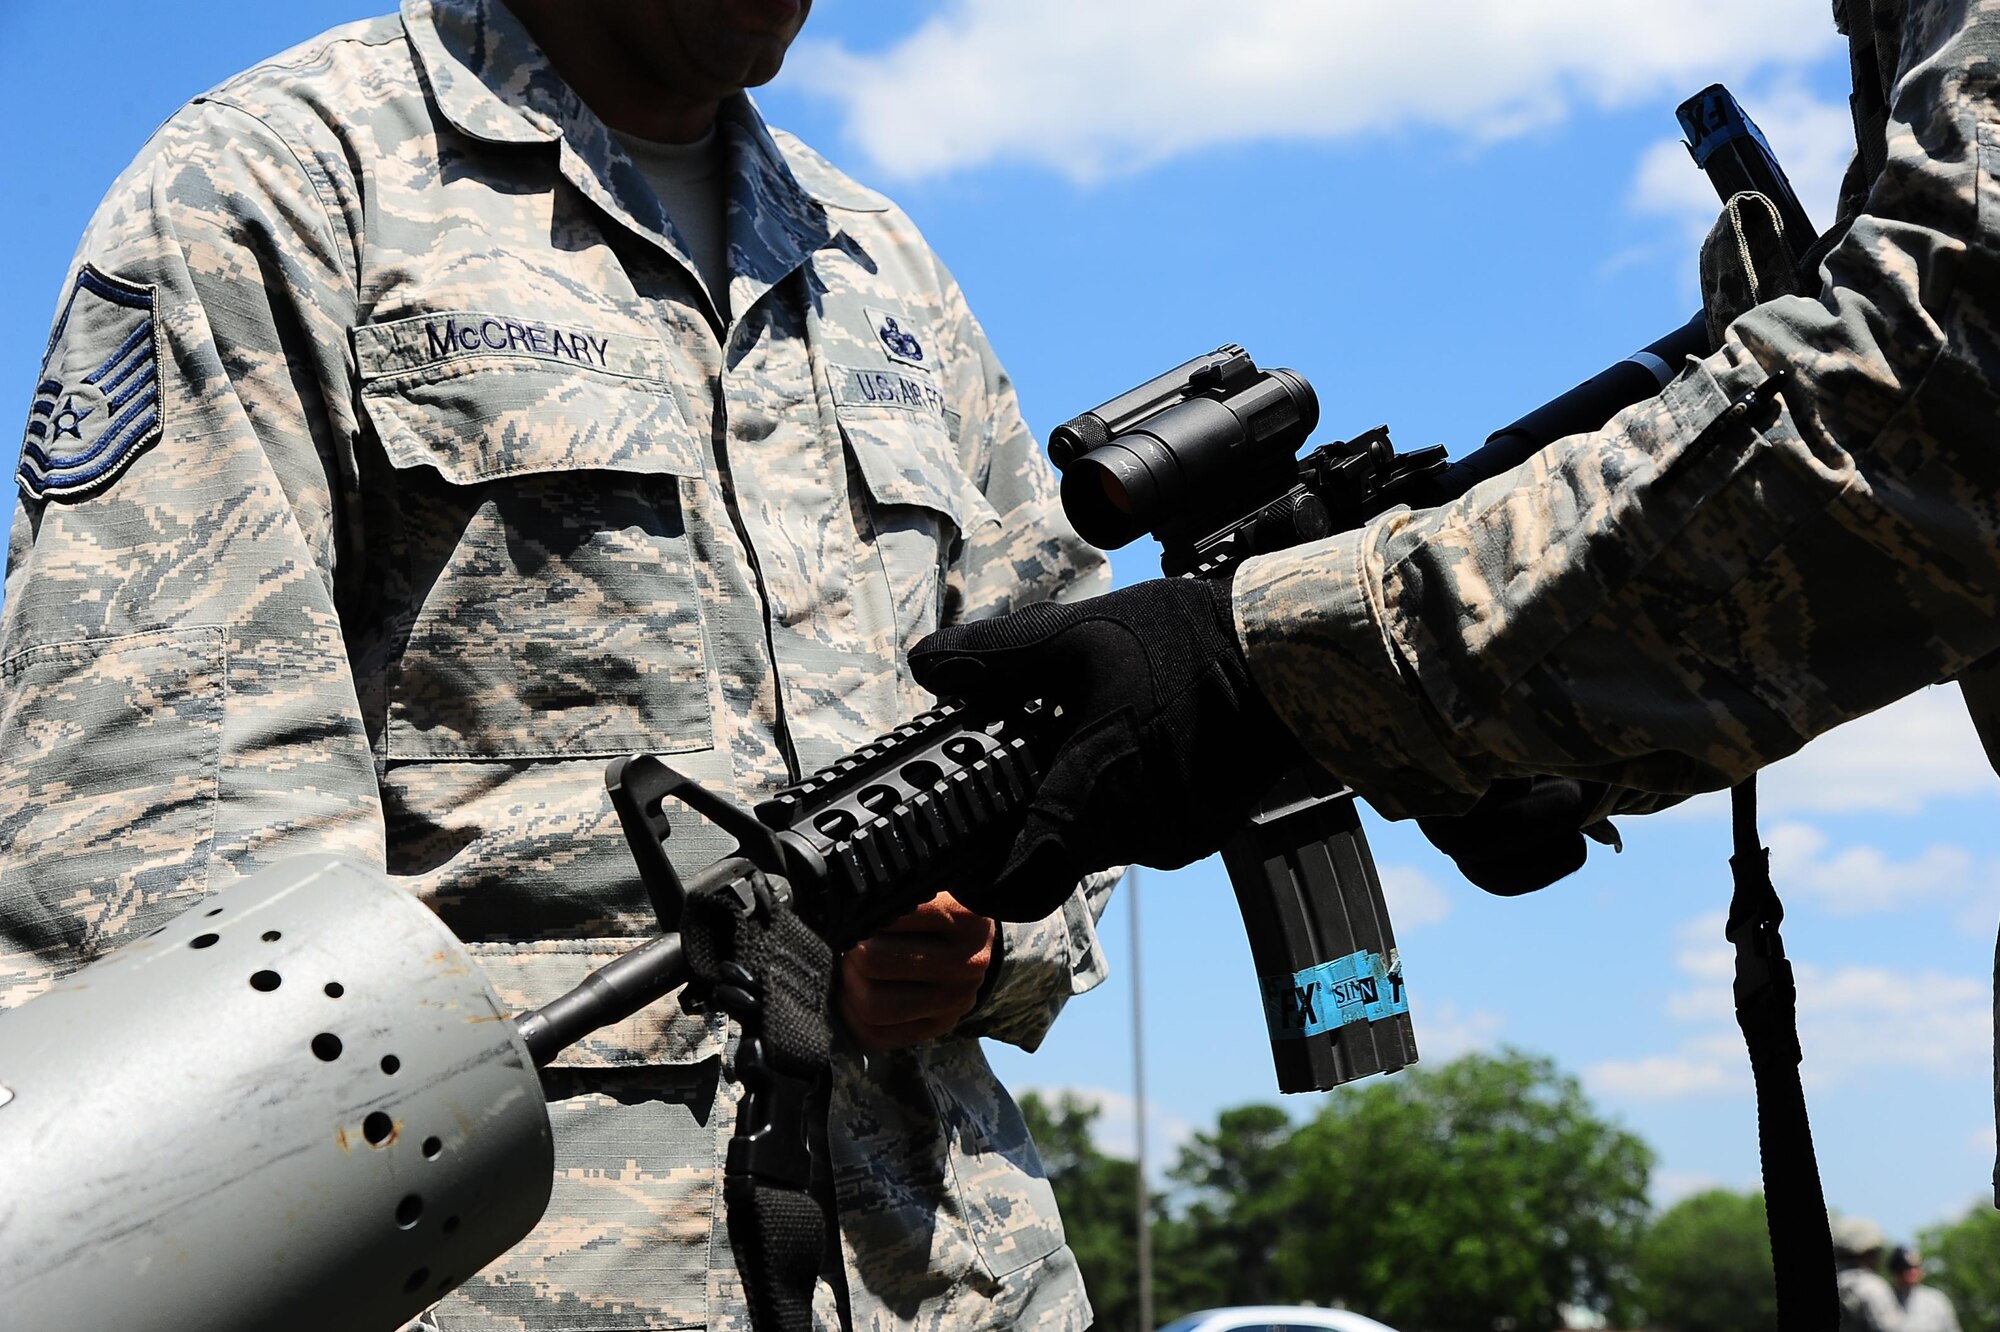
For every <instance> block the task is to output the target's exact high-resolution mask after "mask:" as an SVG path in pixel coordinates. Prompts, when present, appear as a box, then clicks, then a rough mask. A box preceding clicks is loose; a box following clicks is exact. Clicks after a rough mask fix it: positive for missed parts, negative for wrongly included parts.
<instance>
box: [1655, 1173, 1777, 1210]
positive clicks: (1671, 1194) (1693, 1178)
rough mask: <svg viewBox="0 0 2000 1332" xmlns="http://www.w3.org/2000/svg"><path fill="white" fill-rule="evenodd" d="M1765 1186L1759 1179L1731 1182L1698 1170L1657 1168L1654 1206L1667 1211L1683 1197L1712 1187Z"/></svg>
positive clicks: (1745, 1188)
mask: <svg viewBox="0 0 2000 1332" xmlns="http://www.w3.org/2000/svg"><path fill="white" fill-rule="evenodd" d="M1762 1187H1763V1185H1762V1184H1760V1183H1759V1182H1758V1181H1756V1180H1754V1179H1752V1180H1744V1181H1740V1182H1738V1183H1734V1184H1732V1183H1730V1182H1729V1181H1728V1180H1725V1179H1722V1178H1719V1177H1718V1176H1715V1175H1707V1174H1703V1173H1701V1172H1700V1171H1697V1170H1655V1171H1654V1172H1653V1179H1652V1190H1651V1192H1652V1195H1653V1207H1654V1209H1655V1210H1656V1211H1665V1210H1666V1209H1667V1208H1669V1207H1672V1206H1673V1205H1674V1204H1675V1203H1677V1202H1679V1201H1680V1200H1681V1199H1683V1198H1692V1197H1693V1196H1694V1195H1695V1194H1697V1193H1707V1192H1708V1191H1709V1190H1710V1189H1735V1190H1737V1191H1739V1192H1744V1193H1748V1192H1751V1191H1753V1190H1756V1189H1761V1188H1762Z"/></svg>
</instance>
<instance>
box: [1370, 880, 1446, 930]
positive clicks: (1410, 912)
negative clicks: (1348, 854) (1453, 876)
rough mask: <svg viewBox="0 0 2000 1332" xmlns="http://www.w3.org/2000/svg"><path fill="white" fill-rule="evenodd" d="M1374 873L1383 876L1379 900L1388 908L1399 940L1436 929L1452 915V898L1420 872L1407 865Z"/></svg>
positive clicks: (1441, 886) (1437, 883) (1435, 881)
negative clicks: (1405, 935) (1435, 926)
mask: <svg viewBox="0 0 2000 1332" xmlns="http://www.w3.org/2000/svg"><path fill="white" fill-rule="evenodd" d="M1377 873H1379V874H1380V875H1381V876H1382V897H1383V899H1384V900H1385V901H1386V902H1387V904H1388V907H1389V920H1390V921H1391V923H1392V924H1394V926H1395V928H1396V934H1397V936H1398V937H1401V936H1402V935H1404V934H1407V933H1409V932H1410V931H1411V930H1420V929H1422V928H1423V927H1424V926H1426V925H1435V924H1437V923H1438V922H1439V921H1441V920H1443V919H1444V918H1445V917H1447V916H1449V915H1450V914H1451V894H1450V893H1449V892H1448V891H1447V890H1446V889H1445V887H1444V885H1443V884H1441V883H1439V882H1438V881H1437V880H1436V879H1433V878H1432V877H1431V876H1430V875H1428V874H1426V873H1424V872H1423V871H1422V870H1420V869H1414V868H1412V867H1411V866H1408V865H1382V866H1379V867H1378V869H1377Z"/></svg>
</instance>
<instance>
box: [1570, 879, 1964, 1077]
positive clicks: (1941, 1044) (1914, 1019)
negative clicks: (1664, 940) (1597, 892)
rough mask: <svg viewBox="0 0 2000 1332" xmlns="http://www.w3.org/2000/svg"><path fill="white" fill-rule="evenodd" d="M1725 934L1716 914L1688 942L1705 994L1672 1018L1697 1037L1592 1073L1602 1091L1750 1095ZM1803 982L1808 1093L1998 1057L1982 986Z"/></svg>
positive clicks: (1875, 978)
mask: <svg viewBox="0 0 2000 1332" xmlns="http://www.w3.org/2000/svg"><path fill="white" fill-rule="evenodd" d="M1722 924H1723V915H1722V913H1720V912H1711V913H1708V914H1706V915H1704V916H1702V917H1700V918H1698V919H1696V920H1694V921H1691V922H1689V923H1688V924H1687V925H1685V926H1683V927H1682V929H1681V930H1680V931H1679V936H1680V939H1681V948H1680V950H1679V952H1678V953H1677V954H1676V955H1675V964H1676V965H1677V966H1678V967H1679V968H1680V970H1681V973H1682V974H1683V975H1685V976H1686V977H1687V978H1688V979H1689V980H1690V981H1692V982H1694V984H1692V985H1691V986H1690V987H1688V988H1687V989H1684V990H1682V991H1679V992H1678V993H1676V994H1674V995H1672V996H1670V997H1669V998H1668V1000H1667V1015H1668V1016H1669V1017H1670V1018H1672V1019H1674V1020H1675V1021H1676V1022H1679V1023H1682V1024H1684V1025H1685V1026H1688V1027H1693V1028H1696V1030H1694V1031H1691V1032H1690V1033H1689V1034H1688V1035H1687V1036H1686V1037H1685V1038H1683V1039H1682V1040H1681V1041H1680V1042H1679V1044H1678V1045H1677V1046H1676V1048H1675V1049H1673V1050H1671V1051H1668V1052H1664V1053H1659V1054H1651V1055H1643V1056H1640V1057H1637V1058H1633V1059H1616V1060H1606V1061H1603V1062H1601V1063H1598V1064H1596V1065H1594V1066H1592V1067H1591V1068H1589V1069H1587V1070H1586V1071H1585V1073H1584V1080H1585V1082H1586V1083H1587V1084H1588V1085H1589V1086H1590V1087H1591V1089H1592V1090H1594V1091H1596V1092H1599V1093H1602V1094H1606V1095H1615V1096H1624V1097H1629V1098H1633V1099H1639V1100H1672V1099H1677V1098H1680V1097H1686V1096H1699V1095H1706V1094H1713V1093H1717V1092H1736V1091H1740V1090H1743V1089H1746V1088H1748V1087H1749V1086H1750V1062H1749V1056H1748V1055H1747V1054H1746V1053H1745V1051H1744V1047H1743V1038H1742V1036H1741V1034H1740V1033H1739V1032H1738V1030H1737V1027H1736V1022H1735V1001H1734V998H1733V996H1732V994H1731V984H1732V980H1733V977H1734V974H1735V962H1734V949H1733V947H1732V946H1731V945H1730V944H1728V943H1727V942H1725V941H1723V939H1722ZM1794 971H1795V975H1796V979H1797V982H1798V996H1799V998H1798V1004H1799V1044H1800V1046H1801V1048H1802V1049H1803V1050H1804V1052H1805V1063H1804V1066H1803V1074H1802V1076H1803V1077H1804V1079H1805V1082H1806V1084H1807V1086H1809V1087H1824V1086H1831V1085H1834V1084H1836V1083H1841V1082H1845V1081H1847V1080H1849V1079H1851V1078H1855V1077H1879V1076H1881V1075H1882V1074H1884V1073H1889V1072H1894V1071H1897V1070H1909V1069H1921V1070H1925V1071H1928V1072H1933V1073H1948V1074H1949V1073H1957V1072H1961V1071H1963V1070H1964V1069H1966V1068H1976V1067H1979V1066H1981V1065H1983V1064H1984V1063H1985V1062H1986V1060H1987V1059H1988V1057H1989V1055H1990V1052H1991V1048H1992V1039H1993V1026H1992V989H1991V986H1990V984H1989V982H1988V981H1987V979H1986V978H1985V977H1983V976H1981V977H1970V976H1953V975H1948V974H1945V973H1942V972H1938V971H1932V970H1912V971H1901V970H1896V969H1893V968H1889V967H1856V966H1850V967H1818V966H1814V965H1812V964H1811V963H1803V962H1801V963H1794Z"/></svg>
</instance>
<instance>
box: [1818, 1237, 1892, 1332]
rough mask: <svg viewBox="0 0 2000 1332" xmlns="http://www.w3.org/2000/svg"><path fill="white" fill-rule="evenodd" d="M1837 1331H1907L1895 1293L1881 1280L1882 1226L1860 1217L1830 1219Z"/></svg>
mask: <svg viewBox="0 0 2000 1332" xmlns="http://www.w3.org/2000/svg"><path fill="white" fill-rule="evenodd" d="M1832 1229H1833V1261H1834V1266H1835V1268H1836V1269H1838V1273H1837V1277H1836V1279H1837V1281H1838V1282H1839V1285H1840V1332H1907V1329H1908V1328H1909V1323H1908V1322H1906V1321H1905V1319H1904V1316H1903V1305H1902V1302H1901V1301H1900V1300H1898V1299H1897V1298H1896V1292H1895V1291H1894V1290H1893V1289H1892V1288H1891V1287H1890V1285H1889V1283H1888V1282H1887V1281H1885V1280H1883V1279H1882V1271H1881V1268H1882V1244H1883V1240H1882V1228H1881V1227H1880V1226H1878V1225H1876V1224H1875V1223H1874V1222H1873V1221H1870V1220H1867V1219H1866V1218H1864V1217H1859V1216H1837V1217H1834V1218H1833V1227H1832Z"/></svg>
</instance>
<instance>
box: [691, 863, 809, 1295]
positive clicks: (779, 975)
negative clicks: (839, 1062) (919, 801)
mask: <svg viewBox="0 0 2000 1332" xmlns="http://www.w3.org/2000/svg"><path fill="white" fill-rule="evenodd" d="M681 938H682V940H683V942H684V945H685V946H686V948H687V951H688V962H689V967H690V969H691V971H692V972H693V974H694V977H695V981H696V984H697V985H698V986H699V987H701V989H702V990H704V991H705V992H706V994H707V995H708V997H709V998H710V1000H711V1001H712V1002H713V1003H714V1004H715V1005H716V1006H717V1007H719V1008H721V1009H722V1010H723V1011H724V1012H726V1013H728V1014H729V1015H730V1016H731V1017H734V1018H735V1019H736V1020H737V1021H738V1022H739V1023H740V1024H741V1026H742V1030H743V1036H742V1040H741V1041H740V1042H739V1044H738V1046H737V1052H736V1058H735V1061H734V1067H733V1069H732V1075H733V1076H734V1077H735V1078H736V1080H737V1081H739V1082H740V1083H742V1084H743V1088H744V1096H743V1099H742V1101H741V1102H740V1103H739V1104H738V1106H737V1117H736V1132H735V1135H734V1136H733V1137H732V1138H731V1139H730V1143H729V1155H728V1161H727V1164H726V1168H725V1169H724V1172H723V1181H722V1194H723V1206H724V1207H725V1208H726V1209H727V1214H728V1218H729V1243H730V1248H731V1249H733V1250H734V1251H735V1255H736V1263H737V1267H738V1269H739V1270H740V1271H741V1273H742V1275H743V1286H744V1297H745V1300H746V1302H747V1303H748V1305H749V1309H750V1325H751V1327H752V1328H753V1329H754V1332H811V1328H812V1326H813V1315H812V1299H813V1289H814V1286H815V1284H816V1282H817V1279H818V1277H819V1276H820V1273H821V1271H822V1270H823V1269H824V1268H827V1267H829V1266H830V1267H831V1268H832V1270H833V1271H835V1272H837V1271H838V1270H839V1262H838V1257H837V1254H838V1250H837V1249H835V1248H832V1247H831V1246H832V1245H833V1244H834V1231H833V1228H832V1226H831V1225H830V1223H829V1217H828V1214H827V1202H828V1198H829V1196H830V1194H831V1181H830V1180H829V1179H826V1178H824V1171H825V1145H824V1143H825V1128H826V1114H827V1098H828V1095H829V1091H830V1072H829V1070H830V1060H831V1056H832V1017H831V1013H830V1008H829V999H830V995H831V993H832V988H833V987H832V976H833V953H832V950H831V949H829V948H828V947H827V945H826V942H825V941H824V940H823V939H821V938H820V937H819V936H818V935H817V934H815V933H814V932H813V931H812V930H811V929H809V928H808V927H807V926H806V924H805V922H804V921H802V920H801V919H800V918H799V917H798V915H797V914H795V913H794V912H792V911H790V910H787V909H785V908H783V907H781V906H779V905H777V904H776V902H775V901H774V895H773V894H772V892H771V890H770V888H769V886H768V884H767V883H766V882H765V880H764V877H763V876H762V875H761V874H753V875H751V876H750V877H749V879H748V880H747V881H746V880H738V881H733V882H729V883H723V884H719V885H716V886H715V887H713V888H710V889H706V890H701V889H698V890H696V891H694V892H691V893H690V894H689V895H688V898H687V905H686V907H685V908H684V915H683V916H682V921H681ZM835 1298H836V1301H839V1299H840V1292H839V1290H838V1289H836V1294H835ZM843 1318H844V1315H843Z"/></svg>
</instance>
